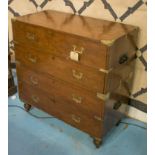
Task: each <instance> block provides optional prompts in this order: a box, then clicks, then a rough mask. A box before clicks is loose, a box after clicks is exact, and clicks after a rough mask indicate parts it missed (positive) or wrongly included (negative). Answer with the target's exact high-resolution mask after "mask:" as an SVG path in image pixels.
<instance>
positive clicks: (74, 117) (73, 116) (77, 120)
mask: <svg viewBox="0 0 155 155" xmlns="http://www.w3.org/2000/svg"><path fill="white" fill-rule="evenodd" d="M71 117H72V120H73V121H74V122H75V123H80V121H81V118H80V117H78V116H76V115H72V116H71Z"/></svg>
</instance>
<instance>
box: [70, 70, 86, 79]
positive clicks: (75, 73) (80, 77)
mask: <svg viewBox="0 0 155 155" xmlns="http://www.w3.org/2000/svg"><path fill="white" fill-rule="evenodd" d="M72 74H73V77H74V78H76V79H77V80H81V79H82V77H83V73H81V72H78V71H76V70H75V69H73V70H72Z"/></svg>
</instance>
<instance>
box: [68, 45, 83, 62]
mask: <svg viewBox="0 0 155 155" xmlns="http://www.w3.org/2000/svg"><path fill="white" fill-rule="evenodd" d="M76 48H77V46H76V45H73V50H72V51H70V59H71V60H74V61H79V60H80V55H82V53H83V51H84V48H83V47H81V49H80V50H77V49H76Z"/></svg>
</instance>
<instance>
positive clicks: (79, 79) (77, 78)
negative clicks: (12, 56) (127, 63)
mask: <svg viewBox="0 0 155 155" xmlns="http://www.w3.org/2000/svg"><path fill="white" fill-rule="evenodd" d="M16 60H17V61H20V63H21V65H22V64H24V65H26V66H28V67H29V68H31V69H33V70H36V71H40V72H42V73H48V74H50V75H52V76H54V77H57V78H59V79H62V80H64V81H67V82H70V83H72V84H75V85H78V86H80V87H82V88H86V89H88V90H91V91H95V92H103V88H104V77H105V74H104V73H102V72H100V71H98V70H96V69H93V68H90V67H87V66H83V65H80V64H78V63H75V62H72V61H70V60H65V59H61V58H60V57H55V56H53V55H51V54H49V53H46V52H44V53H42V52H40V51H34V50H32V49H31V51H30V50H28V51H27V50H26V49H21V48H17V47H16Z"/></svg>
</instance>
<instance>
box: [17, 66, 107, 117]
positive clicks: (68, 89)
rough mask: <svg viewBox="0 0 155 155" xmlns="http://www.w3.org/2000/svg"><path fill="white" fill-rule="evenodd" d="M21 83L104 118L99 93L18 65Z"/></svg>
mask: <svg viewBox="0 0 155 155" xmlns="http://www.w3.org/2000/svg"><path fill="white" fill-rule="evenodd" d="M16 68H17V75H18V80H19V81H23V82H24V81H25V82H27V83H29V84H30V85H32V86H34V87H37V88H39V89H42V90H44V91H45V92H47V93H52V94H54V95H56V96H60V97H61V98H63V100H66V101H67V102H68V104H70V106H75V107H77V108H78V109H81V108H82V109H85V110H87V111H90V112H91V113H92V114H93V115H94V116H95V117H96V118H98V117H99V118H100V117H102V116H103V113H104V111H103V110H104V109H103V105H104V102H103V101H102V100H101V99H99V98H97V93H92V92H90V91H86V90H85V89H81V88H79V87H76V86H74V85H71V84H69V83H66V82H64V81H61V80H58V79H56V78H54V77H52V76H48V75H44V74H40V73H37V72H34V71H32V70H30V69H29V68H27V67H22V66H21V65H18V64H17V65H16Z"/></svg>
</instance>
